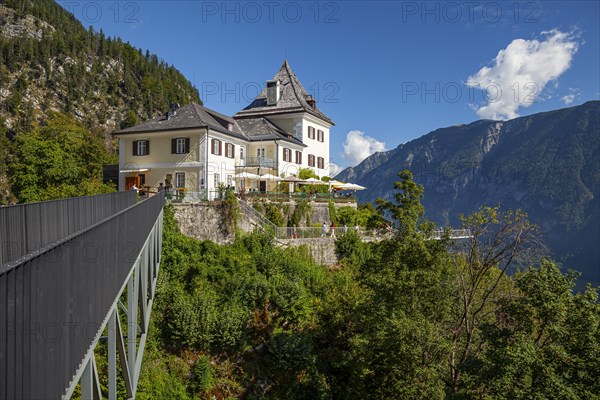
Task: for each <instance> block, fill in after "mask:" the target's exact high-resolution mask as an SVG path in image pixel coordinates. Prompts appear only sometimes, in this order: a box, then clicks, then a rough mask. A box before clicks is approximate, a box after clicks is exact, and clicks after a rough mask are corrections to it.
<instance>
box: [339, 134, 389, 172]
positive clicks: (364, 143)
mask: <svg viewBox="0 0 600 400" xmlns="http://www.w3.org/2000/svg"><path fill="white" fill-rule="evenodd" d="M378 151H385V143H384V142H380V141H379V140H377V139H374V138H372V137H369V136H365V133H364V132H361V131H350V132H348V134H347V135H346V141H345V142H344V158H345V159H346V160H348V161H349V162H350V163H351V164H352V165H356V164H358V163H360V162H361V161H362V160H364V159H365V158H367V157H369V156H370V155H371V154H373V153H375V152H378Z"/></svg>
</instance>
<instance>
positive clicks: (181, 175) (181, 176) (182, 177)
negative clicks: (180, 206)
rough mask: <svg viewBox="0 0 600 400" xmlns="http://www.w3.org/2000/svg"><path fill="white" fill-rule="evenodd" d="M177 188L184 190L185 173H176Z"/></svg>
mask: <svg viewBox="0 0 600 400" xmlns="http://www.w3.org/2000/svg"><path fill="white" fill-rule="evenodd" d="M175 187H176V188H184V187H185V172H175Z"/></svg>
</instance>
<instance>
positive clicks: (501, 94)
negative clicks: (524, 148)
mask: <svg viewBox="0 0 600 400" xmlns="http://www.w3.org/2000/svg"><path fill="white" fill-rule="evenodd" d="M578 47H579V43H578V42H577V35H576V34H575V33H574V32H568V33H565V32H561V31H559V30H557V29H553V30H551V31H545V32H542V33H541V38H540V40H537V39H532V40H525V39H515V40H513V41H512V42H511V43H510V44H509V45H508V46H507V47H506V48H505V49H502V50H500V51H499V52H498V55H497V56H496V58H495V59H494V60H493V61H492V65H491V66H487V67H483V68H481V69H480V70H479V71H478V72H477V73H476V74H475V75H472V76H470V77H469V78H468V80H467V83H466V84H467V86H469V87H473V88H479V89H482V90H484V99H485V101H486V102H487V104H485V105H483V106H480V107H478V108H477V114H478V115H479V116H480V117H481V118H489V119H510V118H516V117H518V116H519V114H518V113H517V111H518V109H519V107H529V106H531V105H532V104H533V103H535V101H536V100H537V99H539V98H540V95H541V93H542V90H543V89H544V87H545V86H546V84H547V83H548V82H551V81H553V80H555V79H557V78H558V77H559V76H560V75H562V74H563V73H564V72H565V71H566V70H567V69H569V67H570V66H571V61H572V59H573V56H574V55H575V53H576V52H577V49H578Z"/></svg>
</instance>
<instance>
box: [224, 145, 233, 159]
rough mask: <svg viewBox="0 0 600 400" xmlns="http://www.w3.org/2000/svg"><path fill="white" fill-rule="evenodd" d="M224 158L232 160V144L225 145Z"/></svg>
mask: <svg viewBox="0 0 600 400" xmlns="http://www.w3.org/2000/svg"><path fill="white" fill-rule="evenodd" d="M225 157H227V158H233V157H235V154H233V144H231V143H225Z"/></svg>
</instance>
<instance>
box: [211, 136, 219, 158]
mask: <svg viewBox="0 0 600 400" xmlns="http://www.w3.org/2000/svg"><path fill="white" fill-rule="evenodd" d="M211 148H212V150H211V152H212V154H214V155H216V156H220V155H221V141H220V140H218V139H213V140H212V146H211Z"/></svg>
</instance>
